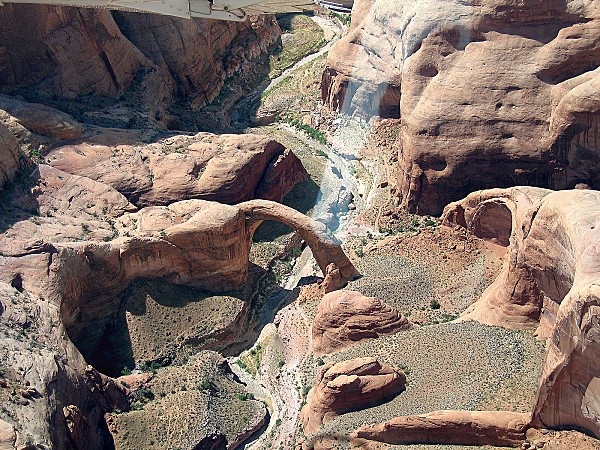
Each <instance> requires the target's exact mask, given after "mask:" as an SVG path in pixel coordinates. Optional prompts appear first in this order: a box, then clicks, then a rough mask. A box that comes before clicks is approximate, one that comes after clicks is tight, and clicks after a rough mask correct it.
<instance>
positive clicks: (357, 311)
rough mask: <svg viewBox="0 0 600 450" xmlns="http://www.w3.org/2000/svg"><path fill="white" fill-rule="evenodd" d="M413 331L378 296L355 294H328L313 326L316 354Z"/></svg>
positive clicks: (347, 292) (334, 292)
mask: <svg viewBox="0 0 600 450" xmlns="http://www.w3.org/2000/svg"><path fill="white" fill-rule="evenodd" d="M410 328H412V323H411V322H410V321H409V320H408V319H407V318H406V317H404V316H403V315H402V314H400V313H399V312H398V311H396V310H395V309H394V308H392V307H391V306H389V305H388V304H386V303H385V302H382V301H381V300H379V299H377V298H375V297H365V296H364V295H362V294H361V293H360V292H355V291H343V290H342V291H333V292H330V293H328V294H325V296H324V297H323V299H322V300H321V302H320V303H319V306H318V308H317V315H316V317H315V319H314V321H313V325H312V339H313V340H312V343H313V351H314V352H315V354H326V353H334V352H336V351H339V350H342V349H344V348H346V347H348V346H350V345H352V344H353V343H355V342H358V341H360V340H362V339H368V338H376V337H378V336H379V335H381V334H387V333H393V332H396V331H400V330H408V329H410Z"/></svg>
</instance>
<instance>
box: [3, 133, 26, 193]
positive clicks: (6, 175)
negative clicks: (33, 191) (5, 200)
mask: <svg viewBox="0 0 600 450" xmlns="http://www.w3.org/2000/svg"><path fill="white" fill-rule="evenodd" d="M28 164H29V161H28V158H27V157H26V156H25V154H24V153H23V152H22V151H21V147H20V146H19V142H18V141H17V139H16V138H15V136H14V135H13V134H12V133H11V131H10V130H9V129H8V128H7V127H6V126H5V125H4V124H3V123H0V192H1V191H2V188H3V187H4V185H5V184H6V183H7V182H10V181H12V180H13V179H14V176H15V174H16V173H17V171H18V170H19V169H21V168H23V167H25V166H27V165H28Z"/></svg>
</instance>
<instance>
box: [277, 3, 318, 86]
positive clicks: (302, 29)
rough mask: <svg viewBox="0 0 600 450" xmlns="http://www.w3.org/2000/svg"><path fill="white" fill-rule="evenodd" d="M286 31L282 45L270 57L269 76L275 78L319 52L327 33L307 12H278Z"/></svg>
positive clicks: (282, 28)
mask: <svg viewBox="0 0 600 450" xmlns="http://www.w3.org/2000/svg"><path fill="white" fill-rule="evenodd" d="M275 17H276V18H277V22H278V23H279V27H280V28H281V31H282V32H283V33H284V35H283V37H282V40H281V46H280V47H279V49H278V51H277V52H276V53H275V54H273V55H272V56H271V57H270V59H269V66H270V69H271V71H270V73H269V78H271V79H273V78H276V77H278V76H279V75H281V74H282V73H283V71H284V70H285V69H288V68H290V67H292V66H293V65H294V64H295V63H296V62H298V61H300V60H301V59H302V58H304V57H305V56H307V55H310V54H311V53H315V52H317V51H318V50H319V49H320V48H321V47H322V46H323V45H324V44H325V34H324V33H323V30H322V28H321V27H320V26H319V25H317V24H316V23H315V22H314V21H313V20H312V19H311V18H310V17H309V15H308V13H307V14H277V15H276V16H275Z"/></svg>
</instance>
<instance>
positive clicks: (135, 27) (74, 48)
mask: <svg viewBox="0 0 600 450" xmlns="http://www.w3.org/2000/svg"><path fill="white" fill-rule="evenodd" d="M279 36H280V30H279V27H278V25H277V23H276V22H275V21H274V19H273V17H272V16H260V17H255V18H253V19H252V20H249V21H246V22H243V23H237V22H226V21H219V20H201V19H196V20H187V19H179V18H173V17H168V16H163V15H155V14H140V13H129V12H110V11H107V10H94V9H86V8H82V9H78V8H68V7H59V6H46V5H7V7H6V8H2V9H1V10H0V42H1V43H2V45H1V46H0V85H1V86H2V89H3V90H4V91H5V92H8V91H10V90H11V89H14V88H22V87H27V88H29V89H30V90H31V91H33V92H35V93H36V94H37V95H41V96H44V97H52V98H65V99H75V98H77V97H80V96H82V95H88V94H93V95H97V96H105V97H111V98H115V97H119V96H120V95H122V94H124V93H125V92H128V93H129V94H130V95H129V96H128V97H129V98H130V100H132V103H131V104H129V106H130V107H133V108H134V109H137V110H140V111H141V112H142V113H143V114H144V115H145V119H146V120H149V121H150V122H151V123H156V124H160V123H162V124H163V125H165V126H170V123H171V121H172V117H171V116H170V115H169V113H167V111H166V108H167V107H168V106H170V105H171V104H172V103H173V101H174V99H180V100H183V99H185V100H186V101H188V102H189V103H191V104H192V105H193V107H194V108H200V107H202V106H204V105H206V104H209V103H210V102H212V101H213V100H214V99H215V98H216V97H217V95H218V94H219V92H220V91H221V89H222V87H223V86H224V83H225V81H226V80H227V79H229V78H232V77H234V76H238V77H240V80H245V79H246V78H252V77H256V75H257V74H256V72H257V70H259V69H260V67H261V64H257V61H258V60H259V59H260V58H261V57H263V56H266V52H267V49H268V48H269V47H270V46H272V45H274V44H276V42H277V40H278V39H279ZM242 94H243V91H242V92H239V93H238V96H239V95H242Z"/></svg>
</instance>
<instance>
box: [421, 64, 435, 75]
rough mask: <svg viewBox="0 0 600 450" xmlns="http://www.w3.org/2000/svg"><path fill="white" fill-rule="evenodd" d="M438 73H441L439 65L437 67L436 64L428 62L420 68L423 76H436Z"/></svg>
mask: <svg viewBox="0 0 600 450" xmlns="http://www.w3.org/2000/svg"><path fill="white" fill-rule="evenodd" d="M438 73H439V71H438V69H437V67H435V66H433V65H431V64H428V65H425V66H422V67H421V68H420V69H419V75H422V76H424V77H428V78H433V77H435V76H436V75H437V74H438Z"/></svg>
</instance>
